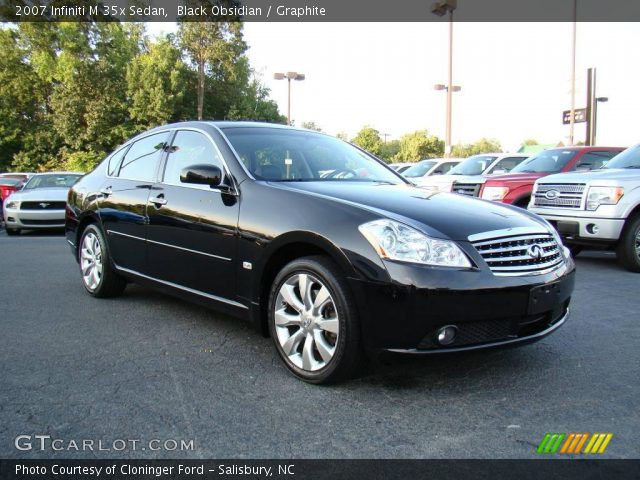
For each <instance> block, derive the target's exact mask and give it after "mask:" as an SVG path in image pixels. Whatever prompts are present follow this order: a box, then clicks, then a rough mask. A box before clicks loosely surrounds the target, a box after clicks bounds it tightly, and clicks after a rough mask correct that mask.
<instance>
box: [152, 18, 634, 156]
mask: <svg viewBox="0 0 640 480" xmlns="http://www.w3.org/2000/svg"><path fill="white" fill-rule="evenodd" d="M147 28H148V32H149V33H150V34H151V35H157V34H159V33H160V32H162V31H164V32H170V31H175V29H176V27H175V24H161V23H155V24H152V23H150V24H148V25H147ZM448 28H449V26H448V24H446V23H439V22H437V23H436V22H433V23H308V22H301V23H293V22H292V23H268V22H247V23H245V27H244V35H245V41H246V42H247V43H248V45H249V47H250V48H249V50H248V52H247V55H248V56H249V59H250V62H251V65H252V67H253V68H254V69H255V71H256V72H257V74H258V75H259V76H261V80H262V82H263V83H264V84H265V85H267V86H268V87H269V88H270V89H271V98H273V99H274V100H275V101H276V102H277V103H278V106H279V108H280V111H281V112H282V113H283V114H285V115H286V111H287V85H286V81H276V80H274V79H273V73H275V72H287V71H297V72H300V73H304V74H305V76H306V79H305V80H304V81H301V82H295V83H292V94H291V116H292V118H293V120H294V121H295V123H296V124H297V125H300V124H301V123H302V122H304V121H313V122H315V123H316V124H317V125H319V126H320V127H321V128H322V129H323V131H325V132H327V133H330V134H336V133H338V132H346V133H347V134H348V136H349V138H351V137H353V136H355V134H356V133H357V132H358V130H360V129H361V128H362V127H363V126H365V125H368V126H372V127H374V128H375V129H377V130H378V131H380V133H381V134H388V137H387V138H388V139H397V138H399V137H400V136H402V135H403V134H405V133H409V132H412V131H415V130H428V131H429V133H431V134H435V135H438V136H439V137H441V138H444V134H445V114H446V93H445V92H444V91H436V90H434V88H433V86H434V85H435V84H437V83H443V84H446V83H447V68H448V38H449V37H448ZM572 28H573V24H572V23H563V22H557V23H507V22H502V23H455V24H454V42H453V44H454V46H453V48H454V52H453V53H454V60H453V83H454V85H460V86H461V87H462V90H461V91H460V92H456V93H454V94H453V111H452V142H453V144H457V143H471V142H474V141H476V140H478V139H480V138H482V137H487V138H494V139H497V140H498V141H500V143H501V145H502V147H503V149H505V150H506V151H509V150H515V149H517V148H518V146H519V145H520V144H521V142H522V141H523V140H525V139H529V138H533V139H535V140H537V141H538V142H539V143H557V142H560V141H562V142H565V143H567V142H568V136H569V126H568V125H562V111H563V110H568V109H569V108H570V107H571V97H570V91H571V39H572ZM639 46H640V23H578V25H577V50H576V51H577V56H576V108H581V107H586V82H587V69H588V68H590V67H593V68H596V71H597V88H596V95H597V96H599V97H608V99H609V101H608V102H607V103H600V104H599V107H598V125H597V128H598V131H597V143H598V144H600V145H611V146H618V145H619V146H627V145H631V144H634V143H638V142H640V131H639V129H638V128H637V125H638V122H637V120H636V117H635V115H636V114H637V112H640V93H639V92H638V86H640V49H639V48H638V47H639ZM575 132H576V133H575V140H576V141H580V140H584V138H585V124H576V126H575Z"/></svg>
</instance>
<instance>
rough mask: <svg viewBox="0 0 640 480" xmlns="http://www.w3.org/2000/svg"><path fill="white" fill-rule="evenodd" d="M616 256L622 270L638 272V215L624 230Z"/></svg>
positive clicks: (639, 241)
mask: <svg viewBox="0 0 640 480" xmlns="http://www.w3.org/2000/svg"><path fill="white" fill-rule="evenodd" d="M616 254H617V257H618V261H619V262H620V263H621V264H622V266H623V267H624V268H626V269H627V270H630V271H632V272H640V215H639V216H636V217H635V218H633V219H632V220H631V222H630V223H629V224H627V226H626V227H625V228H624V231H623V232H622V237H620V241H619V242H618V248H617V251H616Z"/></svg>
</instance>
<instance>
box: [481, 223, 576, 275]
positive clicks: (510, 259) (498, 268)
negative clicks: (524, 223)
mask: <svg viewBox="0 0 640 480" xmlns="http://www.w3.org/2000/svg"><path fill="white" fill-rule="evenodd" d="M472 244H473V246H474V247H475V249H476V250H477V251H478V253H479V254H480V255H481V256H482V258H483V259H484V261H485V262H487V265H488V266H489V268H490V269H491V271H492V272H493V273H494V274H495V275H536V274H541V273H544V272H547V271H549V270H552V269H554V268H557V267H559V266H561V265H562V263H563V262H564V257H563V254H562V251H561V248H562V247H561V246H560V245H558V243H557V242H556V240H555V239H554V237H553V235H551V233H532V234H526V235H512V236H505V237H499V238H492V239H486V240H482V241H478V242H472Z"/></svg>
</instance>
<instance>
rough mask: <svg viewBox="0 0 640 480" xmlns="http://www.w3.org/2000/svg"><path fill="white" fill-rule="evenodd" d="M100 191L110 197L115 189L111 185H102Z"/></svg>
mask: <svg viewBox="0 0 640 480" xmlns="http://www.w3.org/2000/svg"><path fill="white" fill-rule="evenodd" d="M100 193H101V194H102V195H104V196H105V197H108V196H109V195H111V194H112V193H113V189H112V188H111V187H102V188H101V189H100Z"/></svg>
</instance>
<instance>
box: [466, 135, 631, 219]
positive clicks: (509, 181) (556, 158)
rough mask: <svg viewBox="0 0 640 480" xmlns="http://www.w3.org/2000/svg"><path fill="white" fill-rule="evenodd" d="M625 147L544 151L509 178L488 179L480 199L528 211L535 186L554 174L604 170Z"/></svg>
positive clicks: (518, 168)
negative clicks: (604, 165)
mask: <svg viewBox="0 0 640 480" xmlns="http://www.w3.org/2000/svg"><path fill="white" fill-rule="evenodd" d="M623 150H624V148H622V147H563V148H552V149H550V150H544V151H542V152H540V153H538V154H536V155H534V156H533V157H531V158H528V159H527V160H525V161H524V162H522V163H520V164H519V165H518V166H516V167H515V168H514V169H513V170H511V172H510V173H508V174H506V175H498V176H497V177H492V178H490V179H488V180H487V181H486V182H485V183H484V185H482V188H481V189H480V192H479V196H480V197H482V198H483V199H485V200H493V201H496V202H503V203H510V204H512V205H515V206H517V207H522V208H527V205H528V204H529V199H530V198H531V192H532V191H533V184H534V183H535V182H536V180H538V179H539V178H542V177H546V176H547V175H551V174H553V173H563V172H572V171H576V170H577V171H581V170H583V171H587V170H594V169H596V168H600V167H602V165H603V164H605V163H606V162H608V161H609V160H610V159H611V158H613V157H615V156H616V155H617V154H618V153H620V152H621V151H623Z"/></svg>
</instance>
